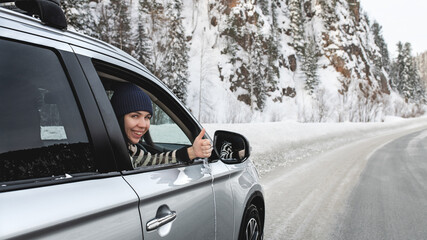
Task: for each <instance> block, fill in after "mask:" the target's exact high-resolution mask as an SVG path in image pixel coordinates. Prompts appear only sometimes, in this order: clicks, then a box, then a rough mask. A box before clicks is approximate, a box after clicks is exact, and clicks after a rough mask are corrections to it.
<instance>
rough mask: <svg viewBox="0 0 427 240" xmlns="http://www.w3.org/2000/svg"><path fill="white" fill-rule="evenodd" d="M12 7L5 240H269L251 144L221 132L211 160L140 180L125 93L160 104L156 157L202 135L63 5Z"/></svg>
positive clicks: (4, 23)
mask: <svg viewBox="0 0 427 240" xmlns="http://www.w3.org/2000/svg"><path fill="white" fill-rule="evenodd" d="M4 2H5V1H4V0H0V4H1V5H2V7H0V113H1V114H0V239H126V240H128V239H145V240H149V239H195V240H199V239H200V240H205V239H221V240H223V239H262V236H263V226H264V213H265V207H264V199H263V190H262V187H261V185H260V184H259V182H258V175H257V173H256V169H255V167H254V165H253V163H252V162H251V161H250V160H249V159H248V157H249V150H250V147H249V144H248V142H247V140H246V139H245V138H244V137H243V136H241V135H239V134H237V133H232V132H226V131H217V132H216V133H215V136H214V138H213V141H212V143H213V146H214V151H213V154H212V156H211V157H210V158H209V159H196V160H195V161H194V162H193V163H191V164H188V163H179V162H178V163H172V164H171V163H169V164H163V165H156V166H148V167H147V166H146V167H139V168H135V169H134V168H133V167H132V164H131V161H130V158H129V154H128V151H127V148H126V144H125V141H124V137H123V135H122V132H121V130H120V127H119V123H118V121H117V119H116V117H115V114H114V111H113V108H112V106H111V104H110V97H111V95H112V93H113V89H114V88H113V86H114V84H117V83H119V82H132V83H134V84H137V85H138V86H140V87H141V88H143V89H144V90H145V91H146V92H147V93H148V94H149V96H150V98H151V100H152V102H153V105H154V106H153V108H154V110H153V111H154V112H155V114H154V118H153V119H152V120H151V125H152V126H151V128H150V132H149V134H146V135H145V137H144V139H143V141H142V142H141V144H143V145H144V146H145V147H146V148H147V149H148V150H149V151H150V152H155V153H156V152H163V151H170V150H174V149H178V148H181V147H183V146H191V144H192V142H193V141H194V139H195V138H196V136H197V134H198V133H199V132H200V131H201V128H202V127H201V125H200V124H199V123H198V122H197V121H196V119H195V118H194V117H193V116H192V115H191V114H190V113H189V111H188V110H187V109H186V108H185V107H184V106H183V105H182V103H181V102H180V101H179V100H178V99H177V97H175V96H174V95H173V94H172V92H171V91H170V90H169V89H168V88H167V87H166V86H165V85H164V84H162V82H161V81H159V80H158V79H156V77H154V76H153V75H152V74H151V73H150V72H149V71H148V70H147V68H145V67H144V66H143V65H141V64H140V63H139V62H138V61H136V60H135V59H134V58H132V57H130V56H129V55H127V54H126V53H124V52H122V51H121V50H119V49H117V48H115V47H113V46H111V45H108V44H106V43H104V42H101V41H99V40H96V39H92V38H89V37H87V36H84V35H81V34H77V33H73V32H68V31H66V30H65V29H66V21H65V17H64V15H63V12H62V10H61V9H60V7H59V5H58V2H57V1H55V0H20V1H16V4H13V3H4ZM29 15H32V16H34V15H37V16H38V19H37V18H34V17H31V16H29ZM205 138H209V136H207V135H206V136H205ZM209 139H210V138H209ZM224 146H227V149H226V154H224Z"/></svg>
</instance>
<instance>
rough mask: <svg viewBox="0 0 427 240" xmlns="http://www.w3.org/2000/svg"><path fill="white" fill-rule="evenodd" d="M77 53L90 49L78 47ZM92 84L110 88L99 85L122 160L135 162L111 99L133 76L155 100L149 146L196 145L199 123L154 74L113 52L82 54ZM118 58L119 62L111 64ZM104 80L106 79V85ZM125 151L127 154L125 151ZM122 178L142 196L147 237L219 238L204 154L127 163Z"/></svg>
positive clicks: (100, 98)
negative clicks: (182, 160)
mask: <svg viewBox="0 0 427 240" xmlns="http://www.w3.org/2000/svg"><path fill="white" fill-rule="evenodd" d="M75 51H76V52H77V53H79V52H82V53H84V52H85V51H84V50H83V49H75ZM79 60H80V62H81V65H82V66H83V68H84V70H85V72H86V75H87V76H88V77H89V78H90V79H91V80H90V84H91V85H92V88H93V89H98V88H99V86H103V87H104V90H105V92H102V93H101V92H99V91H97V90H95V91H94V94H95V95H96V98H97V102H98V105H99V106H100V109H102V114H103V118H104V121H105V122H106V125H107V130H108V131H109V135H110V138H111V139H112V140H111V142H114V144H115V145H116V148H117V149H118V151H117V152H118V153H117V155H116V157H117V161H118V162H122V163H119V165H121V166H128V165H129V162H130V158H129V155H128V154H127V151H126V145H125V141H124V138H123V135H122V134H121V132H120V128H119V125H118V122H117V120H116V116H115V115H114V111H113V109H112V107H111V104H110V102H109V98H110V97H111V96H112V94H114V85H115V84H117V83H119V82H133V83H134V84H136V85H138V86H139V87H141V88H142V89H143V90H144V91H146V92H147V93H148V94H149V95H150V97H151V100H152V101H153V108H154V115H153V118H152V119H151V127H150V131H149V132H150V136H151V137H150V139H145V142H143V144H145V147H146V148H147V149H150V150H151V151H154V152H156V151H157V152H164V151H169V150H174V149H178V148H180V147H188V146H191V143H192V141H193V140H194V138H195V137H196V136H197V135H198V133H199V132H200V127H199V125H198V123H197V122H196V121H194V119H193V117H192V116H191V115H190V114H189V113H188V112H187V111H186V110H185V109H184V107H183V106H182V104H181V103H179V102H178V100H177V98H176V97H175V96H173V95H172V94H171V92H170V91H168V90H167V89H166V87H165V86H164V85H162V84H161V83H159V82H158V80H156V79H155V78H154V77H152V76H151V75H150V74H148V73H146V72H144V71H141V69H138V68H135V67H133V66H131V65H129V64H126V63H124V62H120V61H117V60H116V59H111V58H109V57H108V56H102V55H93V56H92V57H91V58H88V57H83V56H79ZM112 63H114V64H112ZM101 83H102V85H101ZM123 153H124V154H123ZM122 174H123V178H124V179H125V180H126V182H128V183H129V185H130V186H131V187H132V188H133V189H134V191H135V192H136V193H137V195H138V197H139V212H140V215H141V223H142V228H143V234H144V239H145V240H151V239H215V204H214V196H213V190H212V181H213V179H212V176H211V174H210V171H209V167H208V165H205V164H204V162H203V160H196V161H195V162H194V163H192V164H185V163H173V164H166V165H155V166H148V167H139V168H136V169H133V168H128V167H123V171H122Z"/></svg>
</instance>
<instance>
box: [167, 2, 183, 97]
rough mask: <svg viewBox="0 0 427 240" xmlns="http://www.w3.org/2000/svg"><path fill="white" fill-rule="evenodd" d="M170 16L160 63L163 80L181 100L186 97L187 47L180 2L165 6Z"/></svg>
mask: <svg viewBox="0 0 427 240" xmlns="http://www.w3.org/2000/svg"><path fill="white" fill-rule="evenodd" d="M167 11H168V13H167V16H169V17H170V19H169V24H168V33H167V35H166V39H167V40H166V53H167V54H165V58H164V59H163V62H162V65H163V66H164V70H165V73H164V75H163V79H162V80H163V81H164V82H165V83H166V85H167V86H168V87H169V88H170V89H171V90H172V92H173V93H174V94H175V95H176V96H177V97H178V98H179V99H181V100H182V101H183V102H185V101H186V98H187V85H188V61H189V55H188V52H189V47H188V46H187V42H186V39H185V33H184V27H183V25H182V16H181V12H182V2H181V0H173V2H172V4H169V5H168V7H167Z"/></svg>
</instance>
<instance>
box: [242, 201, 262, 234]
mask: <svg viewBox="0 0 427 240" xmlns="http://www.w3.org/2000/svg"><path fill="white" fill-rule="evenodd" d="M262 230H263V226H262V222H261V218H260V217H259V211H258V208H257V207H256V206H255V205H253V204H251V205H249V207H248V208H246V210H245V214H244V216H243V220H242V225H241V226H240V233H239V240H262V239H263V232H262Z"/></svg>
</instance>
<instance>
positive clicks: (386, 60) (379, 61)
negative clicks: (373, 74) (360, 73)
mask: <svg viewBox="0 0 427 240" xmlns="http://www.w3.org/2000/svg"><path fill="white" fill-rule="evenodd" d="M371 30H372V33H373V34H374V39H375V44H376V45H377V46H378V48H379V49H380V57H379V58H376V59H374V64H375V66H376V67H377V68H378V69H379V70H381V69H382V68H383V69H384V70H385V71H386V72H389V71H390V57H389V53H388V48H387V43H386V42H385V40H384V37H383V35H382V32H381V31H382V27H381V25H380V24H379V23H378V22H376V21H375V22H374V23H373V24H372V26H371Z"/></svg>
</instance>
